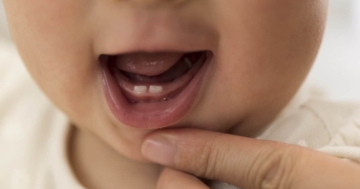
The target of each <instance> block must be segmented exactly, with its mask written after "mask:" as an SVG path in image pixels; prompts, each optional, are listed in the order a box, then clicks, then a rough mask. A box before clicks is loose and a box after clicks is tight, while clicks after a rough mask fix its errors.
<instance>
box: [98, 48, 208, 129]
mask: <svg viewBox="0 0 360 189" xmlns="http://www.w3.org/2000/svg"><path fill="white" fill-rule="evenodd" d="M201 53H202V54H203V56H202V57H200V56H199V57H200V58H198V59H197V62H196V63H194V65H192V67H191V68H189V70H183V71H182V72H180V74H178V75H177V78H175V79H174V78H170V79H172V80H171V81H168V80H166V78H167V77H171V74H172V73H176V69H177V68H179V67H180V68H179V69H181V65H180V66H177V67H176V65H174V69H175V71H174V69H173V70H171V68H170V69H169V70H170V71H169V72H171V71H172V72H171V73H170V76H169V74H168V76H164V77H159V78H160V79H158V78H156V77H155V79H153V78H152V77H150V78H148V79H145V81H143V80H137V79H136V78H135V79H134V78H133V77H129V75H127V73H124V72H122V71H120V70H119V69H117V68H116V66H114V65H113V64H111V62H109V61H104V60H105V59H106V58H104V57H102V58H100V63H101V65H102V66H101V67H102V77H103V80H102V81H103V88H104V92H105V97H106V101H107V104H108V106H109V108H110V110H111V112H112V114H113V115H114V116H115V117H116V118H117V119H118V120H119V121H120V122H122V123H124V124H126V125H128V126H131V127H136V128H144V129H156V128H162V127H166V126H170V125H173V124H175V123H176V122H177V121H179V120H180V119H181V118H182V117H183V116H184V115H185V114H186V113H187V112H188V111H189V110H190V109H191V107H192V106H193V102H194V100H195V98H196V96H197V93H198V91H199V89H200V87H201V83H202V82H201V81H202V78H203V76H204V75H205V72H206V70H207V67H208V65H209V63H210V60H212V54H211V52H205V51H204V52H200V54H201ZM120 56H121V55H120ZM101 59H103V60H101ZM182 69H184V68H182ZM183 72H185V73H183ZM163 75H166V72H165V73H164V74H163ZM139 77H140V76H139ZM145 78H147V77H145ZM164 78H165V80H162V79H164Z"/></svg>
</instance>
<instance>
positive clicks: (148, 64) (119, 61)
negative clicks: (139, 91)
mask: <svg viewBox="0 0 360 189" xmlns="http://www.w3.org/2000/svg"><path fill="white" fill-rule="evenodd" d="M183 55H184V54H183V53H132V54H125V55H119V56H117V57H116V67H117V68H118V69H120V70H122V71H125V72H129V73H133V74H138V75H146V76H156V75H160V74H162V73H164V72H165V71H167V70H169V69H170V68H171V67H172V66H174V65H175V64H176V63H177V62H178V61H179V60H180V59H181V57H182V56H183Z"/></svg>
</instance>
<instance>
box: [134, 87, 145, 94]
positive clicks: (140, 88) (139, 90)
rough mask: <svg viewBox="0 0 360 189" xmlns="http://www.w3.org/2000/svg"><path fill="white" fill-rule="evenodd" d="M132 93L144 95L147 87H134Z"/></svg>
mask: <svg viewBox="0 0 360 189" xmlns="http://www.w3.org/2000/svg"><path fill="white" fill-rule="evenodd" d="M134 91H135V92H136V93H146V92H147V86H134Z"/></svg>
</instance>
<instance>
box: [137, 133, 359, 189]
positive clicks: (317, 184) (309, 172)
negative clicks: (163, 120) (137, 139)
mask: <svg viewBox="0 0 360 189" xmlns="http://www.w3.org/2000/svg"><path fill="white" fill-rule="evenodd" d="M142 153H143V155H144V157H146V158H148V159H149V160H151V161H154V162H156V163H159V164H162V165H164V166H167V167H170V168H173V169H176V170H180V171H183V172H186V173H190V174H193V175H195V176H198V177H202V178H207V179H211V180H217V181H222V182H227V183H230V184H233V185H235V186H238V187H240V188H246V189H265V188H266V189H267V188H277V189H300V188H302V189H303V188H317V189H333V188H339V187H340V188H344V187H343V186H344V184H345V185H347V187H345V188H358V187H359V186H360V182H359V181H358V179H356V177H355V176H354V175H358V174H359V173H360V169H359V168H360V166H357V165H355V164H350V163H348V162H347V163H345V162H344V161H341V160H339V159H337V158H334V157H331V156H328V155H325V154H322V153H319V152H316V151H313V150H309V149H306V148H302V147H298V146H294V145H286V144H282V143H277V142H270V141H261V140H256V139H250V138H245V137H239V136H234V135H229V134H223V133H215V132H210V131H203V130H196V129H171V130H162V131H157V132H155V133H153V134H150V135H149V136H148V138H147V139H146V141H145V142H144V144H143V146H142ZM338 171H340V172H341V174H339V172H338Z"/></svg>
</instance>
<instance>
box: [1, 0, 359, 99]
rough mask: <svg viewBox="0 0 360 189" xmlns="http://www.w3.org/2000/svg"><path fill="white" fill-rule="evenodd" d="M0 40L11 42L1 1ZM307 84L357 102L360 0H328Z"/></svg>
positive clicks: (331, 95) (339, 97) (336, 97)
mask: <svg viewBox="0 0 360 189" xmlns="http://www.w3.org/2000/svg"><path fill="white" fill-rule="evenodd" d="M0 38H5V39H7V40H11V39H10V35H9V31H8V29H7V25H6V18H5V13H4V9H3V5H2V0H0ZM307 82H308V83H310V84H313V85H315V86H318V87H320V88H321V89H322V90H324V92H325V94H328V95H327V97H328V98H330V99H336V100H357V101H360V0H330V12H329V17H328V25H327V28H326V33H325V37H324V41H323V44H322V47H321V49H320V53H319V56H318V58H317V60H316V63H315V65H314V68H313V70H312V71H311V73H310V75H309V77H308V79H307Z"/></svg>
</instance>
